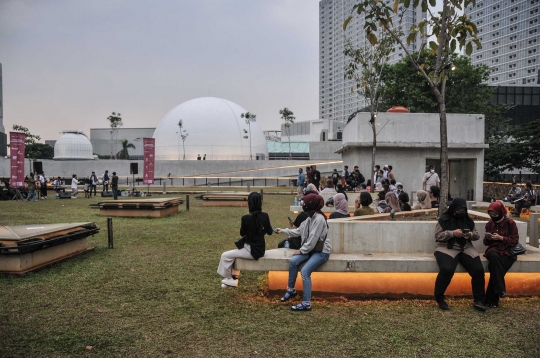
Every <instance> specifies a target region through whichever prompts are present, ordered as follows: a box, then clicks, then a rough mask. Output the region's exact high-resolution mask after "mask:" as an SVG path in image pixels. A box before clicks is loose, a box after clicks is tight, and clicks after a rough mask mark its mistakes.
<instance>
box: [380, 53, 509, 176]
mask: <svg viewBox="0 0 540 358" xmlns="http://www.w3.org/2000/svg"><path fill="white" fill-rule="evenodd" d="M413 57H415V58H417V59H419V61H420V62H422V63H425V64H434V63H435V55H434V54H433V53H430V52H429V51H427V50H425V51H423V52H422V53H415V54H413ZM449 58H450V61H451V63H452V64H453V65H454V66H455V69H454V70H452V71H450V72H448V81H447V85H446V99H447V100H446V111H447V113H479V114H480V113H481V114H484V115H485V141H486V143H487V144H489V148H488V149H486V151H485V155H484V160H485V162H484V170H485V172H486V174H488V175H490V176H493V175H496V174H499V173H500V172H501V171H502V170H504V168H505V167H506V165H507V162H505V161H506V160H508V159H507V156H506V155H505V151H506V150H507V143H508V140H509V135H510V134H511V128H510V126H509V125H508V124H509V119H508V117H507V116H506V115H505V113H507V112H508V110H509V109H510V108H511V107H510V106H508V105H496V106H494V105H492V104H491V103H490V101H491V98H492V97H493V90H492V88H490V87H489V86H488V85H487V84H486V82H487V81H488V80H489V75H490V73H491V69H490V68H489V67H488V66H486V65H481V66H474V65H473V64H472V63H471V60H470V59H469V57H467V56H462V55H459V54H456V53H453V54H450V57H449ZM383 81H384V85H385V95H384V98H382V100H381V101H380V108H381V110H387V109H388V108H390V107H392V106H394V105H402V106H405V107H408V108H409V110H410V111H411V112H415V113H436V112H438V108H437V102H436V101H435V99H434V98H433V96H432V93H431V90H430V88H429V86H428V85H427V83H426V81H425V80H424V78H423V76H422V75H421V74H420V73H419V72H418V71H417V70H416V69H415V68H414V66H413V65H412V63H411V59H410V58H409V57H405V58H403V59H402V60H401V61H400V62H398V63H396V64H394V65H391V66H389V65H386V66H385V69H384V71H383Z"/></svg>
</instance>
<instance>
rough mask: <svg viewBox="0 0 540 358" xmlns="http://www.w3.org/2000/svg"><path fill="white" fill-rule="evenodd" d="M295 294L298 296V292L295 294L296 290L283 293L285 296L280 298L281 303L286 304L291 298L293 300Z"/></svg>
mask: <svg viewBox="0 0 540 358" xmlns="http://www.w3.org/2000/svg"><path fill="white" fill-rule="evenodd" d="M297 294H298V292H296V290H292V291H287V292H286V293H285V296H283V297H281V302H287V301H288V300H290V299H291V298H293V297H294V296H296V295H297Z"/></svg>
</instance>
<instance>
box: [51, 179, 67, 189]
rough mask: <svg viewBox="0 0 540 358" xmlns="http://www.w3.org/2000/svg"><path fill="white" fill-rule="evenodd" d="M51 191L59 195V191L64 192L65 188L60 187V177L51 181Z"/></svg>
mask: <svg viewBox="0 0 540 358" xmlns="http://www.w3.org/2000/svg"><path fill="white" fill-rule="evenodd" d="M53 189H54V191H55V192H56V193H60V192H61V191H62V192H64V193H65V192H66V188H65V187H64V186H63V185H62V179H60V177H58V178H56V179H55V180H54V181H53Z"/></svg>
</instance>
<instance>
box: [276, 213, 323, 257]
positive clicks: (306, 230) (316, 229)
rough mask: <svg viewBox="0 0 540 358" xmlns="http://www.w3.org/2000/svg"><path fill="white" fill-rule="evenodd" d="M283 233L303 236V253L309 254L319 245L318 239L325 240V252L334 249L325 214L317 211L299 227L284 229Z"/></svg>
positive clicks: (301, 249) (301, 248)
mask: <svg viewBox="0 0 540 358" xmlns="http://www.w3.org/2000/svg"><path fill="white" fill-rule="evenodd" d="M281 233H282V234H285V235H289V236H301V237H302V247H300V252H301V253H303V254H309V253H310V252H311V250H313V248H314V247H315V245H317V240H319V239H320V240H324V238H325V237H326V241H325V242H324V248H323V252H324V253H326V254H330V252H331V251H332V244H330V238H329V237H327V235H328V228H327V227H326V220H325V219H324V216H322V215H321V214H319V213H315V214H314V215H313V217H311V218H310V217H308V218H307V219H306V220H304V222H302V224H301V225H300V227H299V228H296V229H282V230H281Z"/></svg>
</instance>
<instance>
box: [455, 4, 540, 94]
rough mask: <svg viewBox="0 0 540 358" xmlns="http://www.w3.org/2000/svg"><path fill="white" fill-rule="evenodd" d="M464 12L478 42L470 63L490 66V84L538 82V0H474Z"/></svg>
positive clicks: (539, 12) (537, 83) (539, 42)
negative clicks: (471, 22) (473, 24)
mask: <svg viewBox="0 0 540 358" xmlns="http://www.w3.org/2000/svg"><path fill="white" fill-rule="evenodd" d="M465 13H466V14H467V15H468V16H469V17H470V18H471V19H472V20H473V21H474V22H475V23H476V25H477V27H478V38H479V39H480V41H481V42H482V49H481V50H477V51H475V52H473V54H472V55H471V60H472V63H473V64H475V65H476V64H484V65H488V66H489V67H491V68H492V69H493V72H492V74H491V77H490V79H489V82H488V84H489V85H490V86H493V85H503V86H538V85H540V73H539V70H540V0H503V1H501V0H477V1H476V6H475V7H474V8H473V7H472V6H469V7H468V8H466V10H465Z"/></svg>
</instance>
